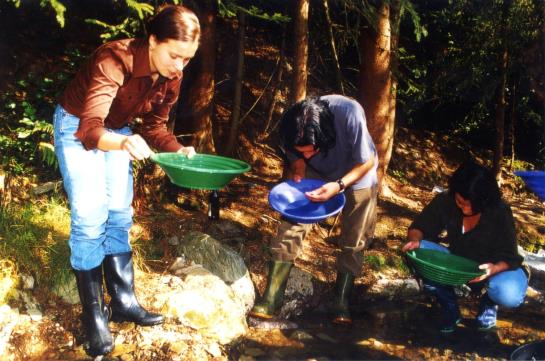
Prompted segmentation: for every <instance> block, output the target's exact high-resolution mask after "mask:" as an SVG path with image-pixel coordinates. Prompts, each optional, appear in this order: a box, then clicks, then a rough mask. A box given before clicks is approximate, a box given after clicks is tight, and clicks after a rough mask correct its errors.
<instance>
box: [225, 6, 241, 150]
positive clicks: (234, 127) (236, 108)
mask: <svg viewBox="0 0 545 361" xmlns="http://www.w3.org/2000/svg"><path fill="white" fill-rule="evenodd" d="M237 18H238V47H237V49H238V51H237V70H236V74H235V79H234V81H235V94H234V99H233V111H232V112H231V118H230V120H229V124H231V127H230V129H229V139H228V141H227V146H226V147H225V153H226V154H229V155H232V154H233V151H234V148H235V145H236V142H237V137H238V129H239V125H240V124H239V123H240V104H241V101H242V79H243V78H244V47H245V41H244V38H245V36H246V13H244V12H243V11H239V12H238V14H237Z"/></svg>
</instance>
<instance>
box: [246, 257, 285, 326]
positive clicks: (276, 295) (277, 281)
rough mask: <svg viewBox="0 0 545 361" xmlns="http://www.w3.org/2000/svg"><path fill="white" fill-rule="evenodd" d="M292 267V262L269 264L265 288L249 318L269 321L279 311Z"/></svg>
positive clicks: (273, 262) (272, 262)
mask: <svg viewBox="0 0 545 361" xmlns="http://www.w3.org/2000/svg"><path fill="white" fill-rule="evenodd" d="M292 266H293V263H292V262H280V261H271V262H270V264H269V277H268V279H267V288H266V289H265V293H264V294H263V298H262V299H261V301H260V302H258V303H256V304H255V305H254V307H253V308H252V310H251V311H250V316H254V317H258V318H263V319H270V318H272V317H273V315H274V314H275V313H276V311H278V309H280V307H281V306H282V301H283V299H284V292H285V291H286V284H287V283H288V276H289V274H290V271H291V267H292Z"/></svg>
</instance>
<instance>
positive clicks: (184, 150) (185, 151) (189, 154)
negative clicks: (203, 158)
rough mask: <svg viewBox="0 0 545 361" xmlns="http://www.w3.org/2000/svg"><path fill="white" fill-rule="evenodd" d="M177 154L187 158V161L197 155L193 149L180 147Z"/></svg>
mask: <svg viewBox="0 0 545 361" xmlns="http://www.w3.org/2000/svg"><path fill="white" fill-rule="evenodd" d="M177 153H180V154H183V155H185V156H187V158H188V159H191V158H193V157H194V156H195V155H196V154H197V152H195V148H193V147H181V148H180V149H179V150H178V152H177Z"/></svg>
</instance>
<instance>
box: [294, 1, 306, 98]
mask: <svg viewBox="0 0 545 361" xmlns="http://www.w3.org/2000/svg"><path fill="white" fill-rule="evenodd" d="M308 7H309V0H298V1H297V7H296V14H295V31H294V35H293V46H294V53H293V63H294V64H293V83H292V87H291V96H290V100H291V102H292V103H296V102H298V101H300V100H303V99H305V97H306V96H307V59H308Z"/></svg>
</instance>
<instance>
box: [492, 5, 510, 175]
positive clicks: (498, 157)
mask: <svg viewBox="0 0 545 361" xmlns="http://www.w3.org/2000/svg"><path fill="white" fill-rule="evenodd" d="M509 6H510V1H509V0H504V2H503V6H502V18H501V42H502V53H501V59H500V66H499V68H500V83H499V86H498V94H497V96H498V97H497V99H496V115H495V122H494V123H495V128H496V140H495V145H494V160H493V163H492V171H493V172H494V175H495V177H496V180H497V181H498V182H501V162H502V159H503V153H504V150H503V149H504V143H505V87H506V85H507V71H508V66H509V50H508V48H507V17H508V15H509Z"/></svg>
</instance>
